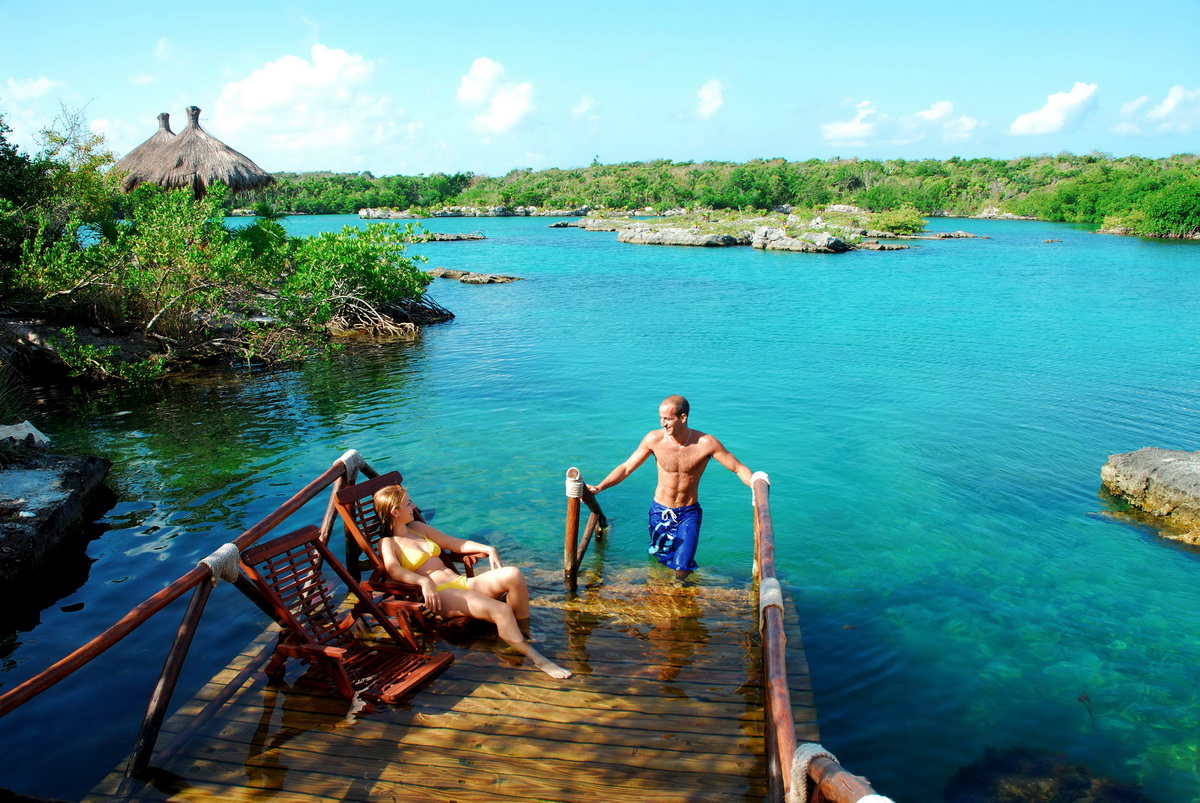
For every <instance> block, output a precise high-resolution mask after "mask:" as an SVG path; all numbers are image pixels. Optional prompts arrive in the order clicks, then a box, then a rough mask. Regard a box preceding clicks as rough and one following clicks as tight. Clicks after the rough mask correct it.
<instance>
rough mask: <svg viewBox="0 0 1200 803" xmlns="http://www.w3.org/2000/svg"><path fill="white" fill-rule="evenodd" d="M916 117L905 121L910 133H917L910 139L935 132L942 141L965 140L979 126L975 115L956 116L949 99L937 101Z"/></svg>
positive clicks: (920, 138) (916, 138)
mask: <svg viewBox="0 0 1200 803" xmlns="http://www.w3.org/2000/svg"><path fill="white" fill-rule="evenodd" d="M914 117H915V118H916V119H915V120H906V121H905V122H906V123H908V125H906V126H904V127H906V128H908V129H909V131H910V133H913V134H915V138H914V139H910V140H909V141H920V140H923V139H925V138H926V137H927V136H929V135H930V134H933V135H937V136H940V137H941V140H942V142H965V141H967V140H969V139H970V138H971V137H972V136H973V135H974V134H975V129H977V128H978V127H979V120H977V119H975V118H974V117H968V116H967V115H965V114H960V115H957V116H955V114H954V104H953V103H951V102H950V101H948V100H939V101H935V102H934V103H933V105H932V106H930V107H929V108H928V109H925V110H924V111H920V112H917V113H916V114H915V115H914ZM914 123H915V125H914ZM893 141H894V142H896V143H897V144H905V143H903V142H900V141H899V140H898V139H894V140H893Z"/></svg>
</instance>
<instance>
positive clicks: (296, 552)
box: [241, 526, 454, 703]
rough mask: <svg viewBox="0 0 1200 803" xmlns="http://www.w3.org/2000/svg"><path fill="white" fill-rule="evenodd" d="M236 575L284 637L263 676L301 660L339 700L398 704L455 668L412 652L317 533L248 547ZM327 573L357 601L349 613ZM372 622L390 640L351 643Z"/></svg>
mask: <svg viewBox="0 0 1200 803" xmlns="http://www.w3.org/2000/svg"><path fill="white" fill-rule="evenodd" d="M241 564H242V570H243V571H244V572H245V573H246V576H247V577H249V578H250V579H251V580H252V581H253V582H254V584H255V586H256V587H257V588H258V590H259V592H261V594H262V595H263V597H264V599H265V601H266V602H267V604H268V605H269V606H270V607H271V609H272V610H273V611H274V615H275V618H276V621H278V622H279V624H280V626H281V627H282V628H283V631H282V632H281V633H280V634H279V641H278V643H277V644H276V647H275V654H274V655H273V656H272V658H271V661H270V663H269V664H268V665H267V674H268V676H270V677H272V678H278V677H279V676H280V675H281V674H282V671H283V667H284V664H285V663H286V661H287V659H288V658H299V659H300V660H301V661H305V662H307V663H311V664H312V665H313V666H315V667H317V668H319V669H320V670H322V671H323V672H324V673H325V674H326V675H327V676H328V678H329V680H330V681H331V682H332V683H333V685H334V687H335V688H336V689H337V691H338V692H339V693H341V694H342V695H344V696H346V697H348V698H353V697H354V696H355V695H356V694H357V695H360V696H362V697H363V698H365V699H367V700H371V701H373V702H378V701H380V700H382V701H383V702H386V703H392V702H396V701H397V700H399V699H401V698H402V697H404V696H405V695H406V694H408V693H409V692H410V691H412V690H413V689H415V688H416V687H417V686H419V685H421V684H422V683H424V682H426V681H428V680H431V679H432V678H434V677H436V676H437V674H438V673H439V672H441V671H442V670H443V669H445V668H446V667H447V666H449V665H450V663H451V662H452V661H453V660H454V656H453V654H451V653H448V652H446V653H437V654H432V655H426V654H424V653H422V652H421V651H420V649H419V648H418V646H417V640H416V637H415V636H414V634H413V631H412V628H411V627H410V626H409V623H408V620H407V619H406V618H404V617H402V618H401V619H400V622H399V624H400V627H397V625H396V624H393V623H392V622H391V621H390V620H389V618H388V617H387V616H386V615H385V614H384V613H383V612H382V611H381V610H379V608H378V607H377V606H376V605H375V603H374V601H373V599H372V598H371V595H370V594H367V593H365V592H364V591H363V590H362V589H361V588H360V586H359V585H358V583H357V581H355V579H354V577H353V576H352V575H351V574H350V572H348V571H347V570H346V568H345V567H344V566H342V564H340V563H339V562H338V561H337V559H336V558H334V556H333V554H332V553H331V552H330V551H329V548H328V547H327V546H326V545H325V544H324V543H322V542H321V538H320V531H319V530H318V529H317V528H316V527H312V526H309V527H305V528H303V529H301V530H297V531H296V532H294V533H290V534H288V535H284V536H281V537H279V538H275V539H272V540H270V541H267V542H265V543H263V544H259V545H257V546H253V547H250V548H249V549H246V550H244V551H243V552H242V555H241ZM322 566H328V567H329V568H330V569H331V570H332V571H333V572H334V573H335V574H337V575H338V577H339V578H341V580H342V581H343V582H344V583H345V584H346V586H347V587H348V588H349V590H350V592H351V593H353V594H354V595H355V596H356V597H357V598H358V603H357V604H356V605H355V606H354V608H353V609H352V610H350V611H346V612H344V613H339V611H338V609H337V607H336V606H335V605H334V602H333V595H332V593H331V588H330V586H329V584H328V583H327V582H326V580H325V578H324V576H323V575H322V573H321V568H322ZM364 615H370V616H371V617H372V618H374V619H375V621H376V622H378V623H379V624H380V625H381V626H382V627H383V629H384V631H385V632H386V633H387V635H388V636H389V637H390V638H389V640H388V642H374V641H371V642H368V641H363V640H360V639H359V638H357V637H356V636H355V634H354V626H355V625H356V624H357V623H358V622H359V621H360V620H361V618H362V616H364Z"/></svg>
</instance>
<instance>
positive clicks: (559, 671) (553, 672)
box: [529, 655, 572, 680]
mask: <svg viewBox="0 0 1200 803" xmlns="http://www.w3.org/2000/svg"><path fill="white" fill-rule="evenodd" d="M529 657H530V658H533V656H532V655H531V656H529ZM538 658H541V660H540V661H539V660H538ZM538 658H533V663H534V665H535V666H537V668H538V669H540V670H542V671H543V672H545V673H546V674H547V675H549V676H550V677H552V678H554V679H555V680H566V679H567V678H569V677H571V674H572V673H571V670H570V669H563V668H562V667H561V666H559V665H558V664H556V663H554V662H553V661H551V660H550V659H549V658H545V657H543V656H540V655H539V656H538Z"/></svg>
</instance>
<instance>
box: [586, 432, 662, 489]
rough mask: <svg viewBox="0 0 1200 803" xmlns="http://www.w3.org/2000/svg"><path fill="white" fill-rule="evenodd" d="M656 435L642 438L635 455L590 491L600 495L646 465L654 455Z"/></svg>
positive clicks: (591, 486)
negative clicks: (652, 448)
mask: <svg viewBox="0 0 1200 803" xmlns="http://www.w3.org/2000/svg"><path fill="white" fill-rule="evenodd" d="M655 434H656V433H655V432H651V433H649V434H648V435H646V437H644V438H642V442H641V443H639V444H638V448H636V449H634V450H633V454H631V455H630V456H629V459H628V460H626V461H625V462H624V463H621V464H620V465H619V466H617V467H616V468H614V469H613V470H612V471H610V472H609V474H608V476H607V477H605V478H604V479H603V480H601V481H600V484H599V485H589V486H588V490H589V491H591V492H592V493H594V494H598V493H600V492H601V491H603V490H604V489H605V488H611V487H613V486H614V485H616V484H617V483H619V482H621V481H622V480H623V479H625V478H626V477H628V476H629V475H630V474H632V473H633V472H634V471H637V468H638V466H640V465H641V464H642V463H645V462H646V458H647V457H649V456H650V455H652V454H653V453H654V452H653V450H651V448H650V443H651V441H650V439H651V437H652V436H653V435H655Z"/></svg>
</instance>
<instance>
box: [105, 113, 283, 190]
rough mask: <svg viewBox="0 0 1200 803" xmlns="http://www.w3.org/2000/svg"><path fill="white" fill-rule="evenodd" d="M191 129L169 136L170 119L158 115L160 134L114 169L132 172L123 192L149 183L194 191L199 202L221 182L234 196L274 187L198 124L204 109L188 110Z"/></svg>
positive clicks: (252, 165)
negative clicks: (237, 193) (213, 186)
mask: <svg viewBox="0 0 1200 803" xmlns="http://www.w3.org/2000/svg"><path fill="white" fill-rule="evenodd" d="M187 116H188V123H187V127H186V128H184V129H183V130H182V131H180V132H179V134H177V135H173V134H171V128H170V125H168V123H167V115H166V114H165V113H164V114H160V115H159V116H158V121H159V129H158V133H156V134H155V135H154V136H152V137H151V138H150V139H148V140H146V141H145V142H143V143H142V144H141V145H139V146H138V147H136V148H134V149H133V150H132V151H130V152H129V154H128V155H127V156H126V157H125V158H124V159H122V160H121V161H119V162H117V164H116V165H114V169H116V170H124V171H126V172H127V173H128V175H127V176H126V177H125V180H124V181H122V182H121V189H123V190H125V191H126V192H129V191H130V190H132V189H133V188H134V187H136V186H137V185H138V184H141V183H143V182H151V183H154V184H158V185H160V186H163V187H166V188H167V189H179V188H183V187H190V188H191V189H192V192H194V193H195V194H196V197H197V198H201V197H203V196H204V193H205V192H206V191H207V189H208V187H209V186H210V185H211V184H215V183H216V182H218V181H219V182H221V183H222V184H225V185H226V186H228V187H229V188H230V189H231V190H233V191H234V192H246V191H248V190H256V189H259V188H260V187H265V186H266V185H268V184H270V183H272V182H273V181H274V180H275V179H274V177H272V176H271V174H270V173H268V172H267V171H265V170H263V169H262V168H261V167H259V166H258V165H256V164H255V163H254V162H252V161H250V159H249V158H248V157H246V156H245V155H243V154H241V153H238V152H237V151H235V150H234V149H233V148H231V147H229V146H228V145H226V144H225V143H224V142H221V140H219V139H217V138H216V137H214V136H213V135H211V134H209V133H208V132H207V131H205V130H204V129H203V128H202V127H201V126H200V109H199V108H197V107H196V106H188V107H187Z"/></svg>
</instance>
